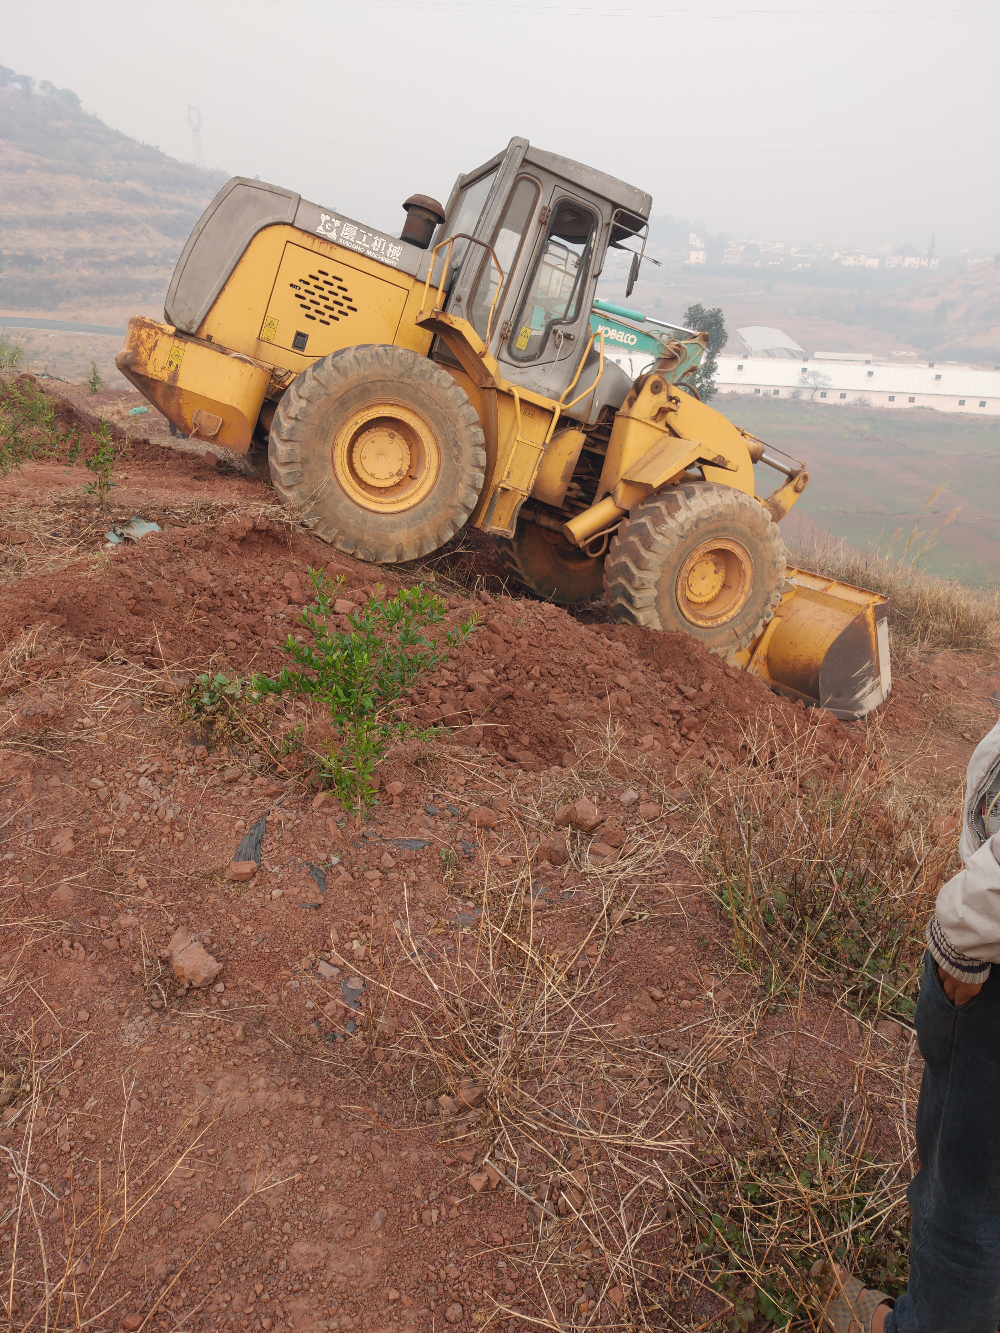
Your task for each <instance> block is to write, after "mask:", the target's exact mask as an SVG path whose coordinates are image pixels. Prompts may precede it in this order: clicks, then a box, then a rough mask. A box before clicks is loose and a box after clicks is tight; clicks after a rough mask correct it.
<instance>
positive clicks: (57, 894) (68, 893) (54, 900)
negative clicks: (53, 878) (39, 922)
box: [49, 884, 76, 912]
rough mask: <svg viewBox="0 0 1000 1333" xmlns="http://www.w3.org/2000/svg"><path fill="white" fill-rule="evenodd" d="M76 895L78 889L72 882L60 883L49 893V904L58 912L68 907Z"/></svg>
mask: <svg viewBox="0 0 1000 1333" xmlns="http://www.w3.org/2000/svg"><path fill="white" fill-rule="evenodd" d="M75 897H76V890H75V889H74V888H73V886H72V885H71V884H60V885H59V887H58V888H56V889H53V890H52V892H51V893H50V894H49V906H50V907H51V908H52V910H53V911H54V912H58V911H59V910H60V908H63V907H68V906H69V905H70V903H71V902H72V901H73V899H74V898H75Z"/></svg>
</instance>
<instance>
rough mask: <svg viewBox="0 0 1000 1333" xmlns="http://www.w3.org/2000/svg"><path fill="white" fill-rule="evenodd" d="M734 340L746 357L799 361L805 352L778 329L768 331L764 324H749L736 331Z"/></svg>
mask: <svg viewBox="0 0 1000 1333" xmlns="http://www.w3.org/2000/svg"><path fill="white" fill-rule="evenodd" d="M736 340H737V342H738V343H739V345H740V347H741V348H742V349H743V351H744V352H745V353H746V355H747V356H753V357H776V358H780V359H785V360H793V361H801V360H802V359H803V358H804V357H805V352H804V351H803V350H802V348H801V347H800V346H799V345H798V343H797V342H793V341H792V339H791V338H789V336H788V334H787V333H782V331H781V330H780V329H769V328H768V327H767V326H766V325H764V324H751V325H750V327H749V328H746V329H737V330H736Z"/></svg>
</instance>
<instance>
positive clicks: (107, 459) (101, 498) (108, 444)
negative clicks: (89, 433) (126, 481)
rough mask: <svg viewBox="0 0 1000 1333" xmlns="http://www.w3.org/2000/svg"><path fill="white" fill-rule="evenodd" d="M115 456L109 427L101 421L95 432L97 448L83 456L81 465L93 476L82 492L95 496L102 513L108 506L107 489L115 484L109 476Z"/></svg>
mask: <svg viewBox="0 0 1000 1333" xmlns="http://www.w3.org/2000/svg"><path fill="white" fill-rule="evenodd" d="M117 458H118V453H117V450H116V448H115V441H114V438H113V436H112V434H111V427H110V426H109V425H108V423H107V422H106V421H102V422H101V425H100V429H99V430H98V433H97V448H96V449H95V450H94V452H93V453H92V454H91V456H90V457H89V458H85V459H84V461H83V466H84V467H85V468H86V469H87V471H88V472H90V473H92V475H93V478H94V480H93V481H89V482H87V484H86V485H85V486H84V488H83V490H84V493H85V494H86V495H96V496H97V502H98V504H99V505H100V507H101V513H102V514H103V513H105V512H106V510H107V507H108V491H110V490H111V488H112V486H114V484H115V483H114V482H113V481H112V479H111V476H112V472H113V470H114V466H115V463H116V462H117Z"/></svg>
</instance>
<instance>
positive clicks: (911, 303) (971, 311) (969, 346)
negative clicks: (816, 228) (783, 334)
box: [795, 260, 1000, 365]
mask: <svg viewBox="0 0 1000 1333" xmlns="http://www.w3.org/2000/svg"><path fill="white" fill-rule="evenodd" d="M795 313H796V314H798V315H810V316H813V317H818V318H820V319H831V320H838V321H839V322H840V323H842V324H853V325H859V324H860V325H864V326H865V327H866V328H869V329H880V330H881V331H883V332H884V333H888V334H890V335H891V336H892V337H893V338H895V339H898V340H899V341H900V342H902V343H908V344H909V345H910V346H911V347H914V348H918V349H919V350H920V351H921V352H922V353H923V354H924V355H926V356H928V357H930V358H931V359H934V360H938V361H947V360H955V361H973V362H978V363H980V364H989V363H991V362H992V363H993V364H997V365H1000V263H997V262H996V261H994V260H986V261H983V262H981V263H977V264H969V265H967V266H966V267H964V268H960V269H951V270H944V271H942V272H940V273H928V274H927V276H926V277H922V278H921V279H919V281H917V282H914V283H913V284H912V285H911V286H907V287H904V288H900V289H897V290H896V291H882V292H878V293H871V294H866V295H862V294H861V293H856V294H854V295H852V296H847V295H844V296H841V295H834V294H833V293H829V294H827V293H824V294H822V295H819V294H817V295H815V296H812V297H809V298H806V299H803V300H800V301H799V302H798V305H797V308H796V312H795Z"/></svg>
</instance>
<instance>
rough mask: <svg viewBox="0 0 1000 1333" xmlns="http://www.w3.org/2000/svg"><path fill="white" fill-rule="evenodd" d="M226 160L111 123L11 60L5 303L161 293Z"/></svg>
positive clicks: (3, 166) (4, 183)
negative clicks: (152, 140) (213, 164)
mask: <svg viewBox="0 0 1000 1333" xmlns="http://www.w3.org/2000/svg"><path fill="white" fill-rule="evenodd" d="M225 180H226V176H225V174H224V173H222V172H217V171H201V170H199V169H198V168H197V167H194V166H190V165H188V164H187V163H184V162H177V161H175V159H174V158H172V157H168V156H167V155H166V153H161V152H160V150H159V149H158V148H151V147H150V146H149V145H148V144H142V143H139V142H138V141H137V140H135V139H130V138H129V137H128V135H126V134H120V133H119V132H118V131H117V130H113V129H109V128H108V126H107V125H105V124H104V123H103V122H102V121H100V120H98V119H97V117H96V116H91V115H88V114H87V113H86V112H85V111H83V110H82V109H81V107H80V99H79V98H78V97H77V96H76V94H75V93H72V92H69V91H68V90H67V89H60V88H54V87H53V86H52V85H51V84H50V83H41V84H37V85H36V84H35V83H34V81H33V80H32V79H29V78H28V77H27V76H26V75H22V74H15V73H14V72H13V70H9V69H6V68H4V67H3V66H0V310H5V311H7V312H13V311H18V310H30V311H32V312H37V311H60V310H65V311H70V310H72V311H77V312H79V311H86V310H94V309H107V308H108V307H116V306H130V305H137V304H141V303H146V304H149V303H151V302H152V303H158V302H160V301H162V298H163V294H164V292H165V291H166V287H167V283H168V281H169V279H170V274H171V272H172V270H173V266H174V263H175V261H176V259H177V256H178V254H179V253H180V250H181V247H182V245H183V244H184V241H185V240H186V239H187V236H188V234H189V232H190V231H191V228H192V227H193V226H194V224H195V222H196V221H197V220H198V217H199V216H200V215H201V213H202V210H203V209H204V207H205V205H206V204H207V203H208V201H209V200H210V199H211V198H212V196H213V195H214V194H215V192H216V191H217V190H218V189H219V187H220V186H221V185H222V184H223V183H224V182H225Z"/></svg>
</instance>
